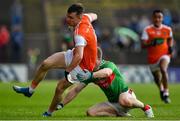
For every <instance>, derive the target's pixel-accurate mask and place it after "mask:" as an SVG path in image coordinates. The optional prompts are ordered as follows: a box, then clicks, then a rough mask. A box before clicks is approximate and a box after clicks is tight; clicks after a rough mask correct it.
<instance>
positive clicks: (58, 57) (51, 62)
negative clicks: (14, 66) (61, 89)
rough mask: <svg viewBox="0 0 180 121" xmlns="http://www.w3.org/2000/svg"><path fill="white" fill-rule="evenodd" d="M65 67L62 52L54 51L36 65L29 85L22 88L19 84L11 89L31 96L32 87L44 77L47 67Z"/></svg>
mask: <svg viewBox="0 0 180 121" xmlns="http://www.w3.org/2000/svg"><path fill="white" fill-rule="evenodd" d="M65 67H66V64H65V57H64V52H58V53H55V54H53V55H51V56H50V57H48V58H47V59H45V60H44V61H43V62H42V63H41V65H40V66H39V67H38V69H37V71H36V73H35V77H34V79H33V81H32V83H31V85H30V87H25V88H22V87H19V86H13V89H14V90H15V91H16V92H17V93H22V94H24V95H25V96H28V97H31V95H32V94H33V92H34V89H35V88H36V87H37V85H38V84H39V82H40V81H41V80H42V79H43V78H44V77H45V75H46V73H47V71H48V70H49V69H54V68H65Z"/></svg>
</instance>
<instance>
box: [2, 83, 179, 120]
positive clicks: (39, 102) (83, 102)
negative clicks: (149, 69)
mask: <svg viewBox="0 0 180 121" xmlns="http://www.w3.org/2000/svg"><path fill="white" fill-rule="evenodd" d="M56 83H57V82H55V81H46V82H45V81H44V82H42V83H41V84H40V85H39V87H38V88H37V90H36V92H35V93H34V95H33V96H32V97H31V98H27V97H25V96H23V95H20V94H16V93H15V92H14V91H13V90H12V85H14V84H16V85H21V86H27V85H28V84H27V83H0V120H35V119H36V120H147V118H146V117H145V116H144V113H143V112H142V111H141V110H139V109H133V110H131V111H130V113H131V115H132V117H128V118H127V117H126V118H124V117H123V118H122V117H87V116H86V110H87V109H88V107H90V106H92V105H93V104H96V103H99V102H103V101H106V97H105V96H104V94H103V93H102V91H101V90H100V89H99V88H98V87H97V86H95V85H88V86H87V87H86V88H85V89H84V90H83V91H82V92H81V93H80V94H79V95H78V96H77V97H76V98H75V100H73V101H72V102H71V103H69V104H68V105H66V106H65V107H64V108H63V109H62V110H59V111H57V112H55V113H54V114H53V116H52V117H48V118H45V117H42V113H43V112H44V111H46V110H47V109H48V106H49V104H50V102H51V99H52V97H53V94H54V90H55V87H56ZM129 87H130V88H132V89H133V90H134V91H135V93H136V96H137V98H138V99H140V100H141V101H143V102H144V103H147V104H150V105H151V106H152V107H153V110H154V114H155V118H153V119H154V120H165V119H167V120H180V94H179V92H180V84H171V85H170V86H169V87H170V94H171V95H170V97H171V100H172V103H171V104H164V103H163V102H162V101H161V100H160V98H159V92H158V90H157V87H156V86H155V84H130V85H129Z"/></svg>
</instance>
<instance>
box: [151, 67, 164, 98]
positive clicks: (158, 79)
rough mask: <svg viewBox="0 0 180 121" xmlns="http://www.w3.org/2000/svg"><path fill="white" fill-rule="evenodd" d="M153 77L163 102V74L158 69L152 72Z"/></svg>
mask: <svg viewBox="0 0 180 121" xmlns="http://www.w3.org/2000/svg"><path fill="white" fill-rule="evenodd" d="M152 75H153V77H154V81H155V83H156V85H157V87H158V88H159V91H160V98H161V100H163V93H164V86H163V84H162V74H161V71H160V69H158V70H156V71H152Z"/></svg>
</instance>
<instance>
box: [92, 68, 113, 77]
mask: <svg viewBox="0 0 180 121" xmlns="http://www.w3.org/2000/svg"><path fill="white" fill-rule="evenodd" d="M112 73H113V71H112V70H111V69H110V68H103V69H101V70H99V71H96V72H93V77H94V78H105V77H108V76H110V75H111V74H112Z"/></svg>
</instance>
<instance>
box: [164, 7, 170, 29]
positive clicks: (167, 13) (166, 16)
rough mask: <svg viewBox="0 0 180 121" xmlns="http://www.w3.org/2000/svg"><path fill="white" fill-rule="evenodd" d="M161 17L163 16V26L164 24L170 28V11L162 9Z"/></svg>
mask: <svg viewBox="0 0 180 121" xmlns="http://www.w3.org/2000/svg"><path fill="white" fill-rule="evenodd" d="M163 15H164V20H163V24H165V25H167V26H171V25H172V16H171V13H170V11H169V10H168V9H164V11H163Z"/></svg>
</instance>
